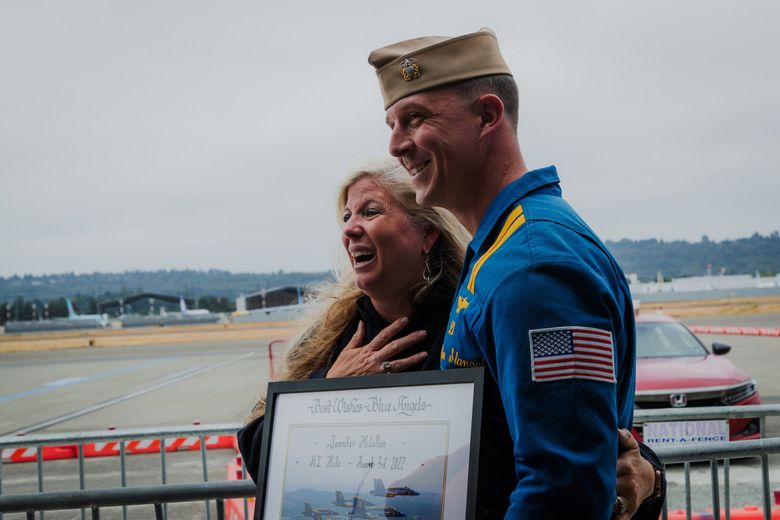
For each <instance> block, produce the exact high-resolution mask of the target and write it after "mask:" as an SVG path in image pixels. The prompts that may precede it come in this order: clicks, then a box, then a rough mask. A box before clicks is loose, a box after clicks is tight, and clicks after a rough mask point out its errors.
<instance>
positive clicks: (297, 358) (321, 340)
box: [246, 159, 469, 422]
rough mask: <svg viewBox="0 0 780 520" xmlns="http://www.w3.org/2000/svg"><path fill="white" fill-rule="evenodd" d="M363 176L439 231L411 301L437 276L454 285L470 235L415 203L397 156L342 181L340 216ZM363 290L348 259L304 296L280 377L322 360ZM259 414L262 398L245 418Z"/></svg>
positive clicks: (415, 220)
mask: <svg viewBox="0 0 780 520" xmlns="http://www.w3.org/2000/svg"><path fill="white" fill-rule="evenodd" d="M362 179H368V180H370V181H371V182H373V183H374V184H376V185H377V186H378V187H379V188H381V189H383V190H384V191H385V192H386V193H387V194H388V195H390V197H392V199H393V200H394V201H395V202H396V203H397V204H398V205H399V206H400V207H401V208H402V209H403V211H404V212H405V213H406V215H407V216H408V218H409V219H410V220H411V222H412V224H413V225H415V226H417V227H418V228H420V229H426V228H430V227H433V228H436V229H438V230H439V238H438V239H437V240H436V242H435V243H434V245H433V247H432V248H431V250H430V251H429V253H428V260H427V263H428V270H429V272H430V277H429V280H428V281H427V282H421V283H419V284H417V285H415V286H414V287H412V288H411V294H410V298H411V300H412V302H413V303H419V302H420V301H422V300H423V298H424V297H425V295H426V293H427V292H428V291H429V290H430V288H431V287H432V286H433V285H434V284H436V282H438V281H439V280H441V279H444V280H446V281H447V283H448V284H449V285H450V286H452V287H455V286H457V283H458V278H459V276H460V270H461V267H462V265H463V257H464V256H465V254H466V246H467V245H468V241H469V235H468V233H467V232H466V230H465V229H464V228H463V226H461V225H460V223H458V221H457V220H456V219H455V217H454V216H453V215H452V214H451V213H450V212H449V211H447V210H445V209H441V208H431V207H424V206H420V205H419V204H417V202H416V201H415V193H414V186H412V182H411V179H410V178H409V174H408V173H406V171H405V170H404V169H403V168H402V167H401V166H400V165H399V164H398V162H397V161H395V160H393V159H383V160H377V161H372V162H370V163H367V164H365V165H364V166H363V167H362V168H359V169H358V170H356V171H355V172H354V173H353V174H352V175H350V176H349V177H348V178H347V179H346V180H345V181H344V183H342V185H341V188H340V189H339V193H338V199H337V206H336V209H337V212H338V218H339V221H340V220H341V217H342V212H343V210H344V207H345V205H346V202H347V196H348V194H349V189H350V188H351V187H352V186H353V185H354V184H355V183H357V182H358V181H360V180H362ZM420 274H421V275H422V273H420ZM362 295H363V292H362V291H361V290H360V289H358V287H357V285H355V273H354V271H353V270H352V267H351V266H350V265H349V264H348V263H345V265H344V267H343V268H342V269H341V272H340V275H339V276H338V279H337V281H335V282H331V283H326V284H323V285H321V286H319V287H317V288H315V290H314V291H313V292H312V295H311V296H310V297H309V300H310V301H311V302H312V303H314V304H315V309H316V310H315V311H314V312H313V313H312V315H311V316H310V318H309V319H308V320H306V321H304V322H303V323H302V325H301V328H300V329H299V332H298V333H297V334H296V335H295V337H294V338H293V339H292V340H291V341H290V347H289V348H288V351H287V358H286V365H287V366H286V370H285V372H284V375H283V376H282V377H281V379H283V380H295V379H307V378H308V377H309V376H310V375H311V374H312V373H313V372H315V371H316V370H320V369H322V368H324V367H325V366H326V365H327V363H328V361H329V360H330V357H331V354H332V352H333V348H334V346H335V345H336V343H337V342H338V339H339V337H340V336H341V334H342V333H343V332H344V330H345V329H346V328H347V326H348V325H349V323H350V322H351V321H352V320H353V319H354V318H355V316H356V315H357V301H358V299H359V298H360V297H361V296H362ZM264 413H265V398H261V399H260V400H259V401H258V402H257V404H256V405H255V407H254V409H253V410H252V413H251V414H250V415H249V417H247V419H246V421H247V422H249V421H251V420H253V419H255V418H256V417H259V416H261V415H263V414H264Z"/></svg>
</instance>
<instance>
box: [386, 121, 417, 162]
mask: <svg viewBox="0 0 780 520" xmlns="http://www.w3.org/2000/svg"><path fill="white" fill-rule="evenodd" d="M411 147H412V140H411V139H410V138H409V134H408V133H407V132H405V131H404V130H403V129H401V128H400V127H399V125H396V127H395V128H394V129H393V130H392V131H391V132H390V147H389V151H390V155H392V156H393V157H401V156H402V155H403V154H404V153H405V152H407V151H408V150H409V149H410V148H411Z"/></svg>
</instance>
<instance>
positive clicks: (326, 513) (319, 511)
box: [301, 502, 339, 518]
mask: <svg viewBox="0 0 780 520" xmlns="http://www.w3.org/2000/svg"><path fill="white" fill-rule="evenodd" d="M304 507H305V509H304V510H303V511H301V514H302V515H303V516H310V517H312V518H316V517H315V515H319V517H320V518H330V517H333V516H339V512H338V511H334V510H332V509H329V508H327V507H318V508H316V509H312V507H311V504H310V503H309V502H305V503H304Z"/></svg>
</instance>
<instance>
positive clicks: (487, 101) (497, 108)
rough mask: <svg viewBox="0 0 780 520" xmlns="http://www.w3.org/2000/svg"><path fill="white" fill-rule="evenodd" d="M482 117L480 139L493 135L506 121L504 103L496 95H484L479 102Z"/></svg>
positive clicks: (478, 109) (478, 106)
mask: <svg viewBox="0 0 780 520" xmlns="http://www.w3.org/2000/svg"><path fill="white" fill-rule="evenodd" d="M477 112H478V113H479V116H480V134H479V137H480V139H483V138H485V137H488V136H490V135H492V134H493V132H495V131H496V130H497V129H498V128H499V127H500V126H501V123H502V122H503V120H504V102H503V101H501V98H500V97H498V96H496V95H495V94H483V95H482V96H481V97H480V98H479V99H478V100H477Z"/></svg>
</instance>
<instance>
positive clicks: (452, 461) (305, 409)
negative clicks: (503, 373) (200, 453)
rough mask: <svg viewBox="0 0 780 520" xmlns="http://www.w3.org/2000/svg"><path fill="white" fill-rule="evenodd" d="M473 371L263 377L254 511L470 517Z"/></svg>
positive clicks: (477, 406) (477, 395)
mask: <svg viewBox="0 0 780 520" xmlns="http://www.w3.org/2000/svg"><path fill="white" fill-rule="evenodd" d="M483 377H484V372H483V369H481V368H480V369H462V370H444V371H424V372H413V373H403V374H387V375H378V376H366V377H347V378H338V379H309V380H306V381H281V382H274V383H270V384H269V385H268V400H267V407H266V415H265V423H264V425H263V438H262V446H261V454H260V471H259V474H258V482H257V502H256V504H255V518H266V519H284V518H290V519H298V518H311V519H312V520H326V519H344V520H346V519H353V518H354V519H357V518H360V519H377V520H382V519H385V518H394V517H398V518H402V517H405V518H408V519H411V518H418V519H426V520H434V519H436V520H442V519H446V520H456V519H457V520H463V519H466V518H473V517H474V516H475V511H476V489H477V464H478V461H477V457H478V453H479V435H480V424H481V416H482V391H483Z"/></svg>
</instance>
